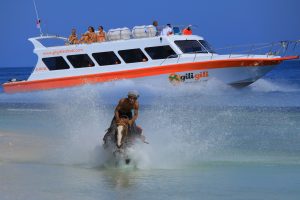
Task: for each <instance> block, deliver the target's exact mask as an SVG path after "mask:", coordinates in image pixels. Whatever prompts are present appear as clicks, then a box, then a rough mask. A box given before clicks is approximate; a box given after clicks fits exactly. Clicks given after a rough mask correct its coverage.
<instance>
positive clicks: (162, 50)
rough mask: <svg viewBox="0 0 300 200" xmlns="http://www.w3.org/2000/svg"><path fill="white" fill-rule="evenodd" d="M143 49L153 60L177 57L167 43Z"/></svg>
mask: <svg viewBox="0 0 300 200" xmlns="http://www.w3.org/2000/svg"><path fill="white" fill-rule="evenodd" d="M145 51H146V52H147V53H148V54H149V56H150V57H151V58H152V59H153V60H157V59H166V58H170V57H172V58H177V54H176V53H175V52H174V51H173V49H172V48H171V47H170V46H169V45H165V46H157V47H147V48H145Z"/></svg>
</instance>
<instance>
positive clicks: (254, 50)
mask: <svg viewBox="0 0 300 200" xmlns="http://www.w3.org/2000/svg"><path fill="white" fill-rule="evenodd" d="M214 50H215V52H218V54H226V55H228V58H238V57H245V56H246V57H248V58H249V57H254V56H255V55H266V56H267V57H270V56H286V55H295V53H297V52H298V53H299V52H300V51H299V50H300V40H292V41H290V40H285V41H279V42H272V43H259V44H250V45H249V44H247V45H235V46H229V47H225V48H217V49H214ZM214 56H215V54H214V53H212V55H211V59H213V58H214Z"/></svg>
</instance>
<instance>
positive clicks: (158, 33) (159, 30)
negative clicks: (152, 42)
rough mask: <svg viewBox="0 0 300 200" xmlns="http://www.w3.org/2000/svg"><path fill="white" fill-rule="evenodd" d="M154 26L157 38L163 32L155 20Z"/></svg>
mask: <svg viewBox="0 0 300 200" xmlns="http://www.w3.org/2000/svg"><path fill="white" fill-rule="evenodd" d="M152 25H153V26H154V28H155V29H156V34H155V36H159V35H160V32H161V28H160V27H159V26H158V21H156V20H154V21H153V23H152Z"/></svg>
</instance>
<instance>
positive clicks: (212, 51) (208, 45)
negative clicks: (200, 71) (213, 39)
mask: <svg viewBox="0 0 300 200" xmlns="http://www.w3.org/2000/svg"><path fill="white" fill-rule="evenodd" d="M199 42H200V43H201V44H202V46H203V47H204V48H205V49H206V50H207V51H208V52H209V53H216V52H215V51H214V50H213V48H212V46H211V45H210V44H209V43H208V42H207V41H205V40H199Z"/></svg>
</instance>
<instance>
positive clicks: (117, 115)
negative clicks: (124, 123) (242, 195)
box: [115, 99, 124, 121]
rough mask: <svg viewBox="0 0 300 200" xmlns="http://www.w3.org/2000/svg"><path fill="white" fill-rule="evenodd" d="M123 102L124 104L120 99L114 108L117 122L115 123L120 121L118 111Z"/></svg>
mask: <svg viewBox="0 0 300 200" xmlns="http://www.w3.org/2000/svg"><path fill="white" fill-rule="evenodd" d="M123 102H124V99H121V100H120V101H119V103H118V105H117V107H116V108H115V117H116V120H117V121H119V120H120V116H119V110H120V109H121V107H122V104H123Z"/></svg>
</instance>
